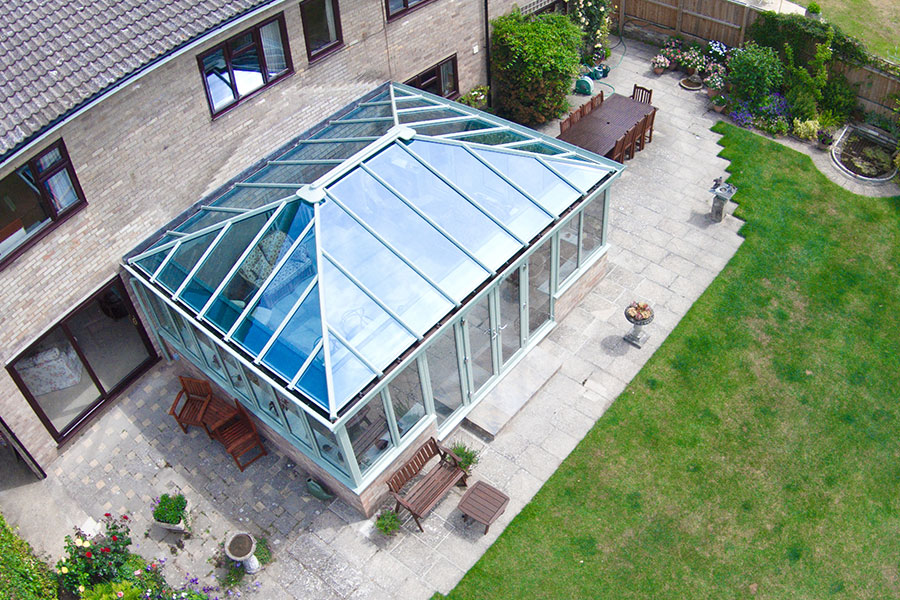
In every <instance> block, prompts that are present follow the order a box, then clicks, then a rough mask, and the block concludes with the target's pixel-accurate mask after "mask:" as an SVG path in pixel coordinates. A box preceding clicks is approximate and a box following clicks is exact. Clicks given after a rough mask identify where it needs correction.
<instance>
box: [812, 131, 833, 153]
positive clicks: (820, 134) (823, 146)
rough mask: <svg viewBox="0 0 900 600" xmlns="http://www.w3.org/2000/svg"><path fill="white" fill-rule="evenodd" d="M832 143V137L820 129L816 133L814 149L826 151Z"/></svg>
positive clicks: (829, 133) (828, 132)
mask: <svg viewBox="0 0 900 600" xmlns="http://www.w3.org/2000/svg"><path fill="white" fill-rule="evenodd" d="M833 143H834V136H833V135H832V134H831V132H830V131H828V130H827V129H820V130H819V131H817V132H816V147H817V148H818V149H819V150H822V151H825V150H828V149H829V148H831V145H832V144H833Z"/></svg>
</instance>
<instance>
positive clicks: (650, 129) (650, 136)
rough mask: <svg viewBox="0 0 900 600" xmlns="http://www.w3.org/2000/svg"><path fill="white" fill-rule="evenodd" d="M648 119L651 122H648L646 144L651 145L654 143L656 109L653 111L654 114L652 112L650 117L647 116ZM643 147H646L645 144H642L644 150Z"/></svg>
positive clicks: (645, 136) (645, 131) (645, 135)
mask: <svg viewBox="0 0 900 600" xmlns="http://www.w3.org/2000/svg"><path fill="white" fill-rule="evenodd" d="M647 118H648V119H649V120H648V121H647V127H646V129H645V130H644V142H646V143H648V144H649V143H650V142H652V141H653V122H654V121H655V120H656V109H655V108H654V109H653V112H651V113H650V114H649V115H647ZM643 147H644V143H643V142H642V143H641V148H643Z"/></svg>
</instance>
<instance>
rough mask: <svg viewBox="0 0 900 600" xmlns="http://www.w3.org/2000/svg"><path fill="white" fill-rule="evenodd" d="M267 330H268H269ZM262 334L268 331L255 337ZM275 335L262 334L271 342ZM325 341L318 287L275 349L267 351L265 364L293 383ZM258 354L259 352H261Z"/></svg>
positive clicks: (254, 334)
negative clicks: (318, 345)
mask: <svg viewBox="0 0 900 600" xmlns="http://www.w3.org/2000/svg"><path fill="white" fill-rule="evenodd" d="M279 323H280V321H279V322H278V323H275V327H277V326H278V324H279ZM266 329H267V330H268V327H267V328H266ZM259 333H264V332H258V331H255V332H253V334H252V335H253V336H256V335H258V334H259ZM271 334H272V332H271V331H268V335H266V336H262V335H260V336H259V338H260V339H262V337H265V338H266V341H268V338H269V336H271ZM321 339H322V318H321V313H320V310H319V288H318V286H316V287H314V288H313V290H312V291H311V292H310V293H309V295H308V296H307V297H306V298H305V299H304V300H303V302H302V303H301V304H300V307H299V308H298V309H297V312H295V313H294V314H293V316H291V318H290V320H289V321H288V322H287V324H286V325H285V327H284V329H282V330H281V333H280V334H279V335H278V337H277V338H276V339H275V341H274V342H273V343H272V346H270V347H269V349H268V350H267V351H266V354H265V356H263V359H262V363H263V364H264V365H266V366H267V367H269V368H270V369H272V370H273V371H275V372H276V373H278V374H279V375H281V376H282V377H284V378H285V379H286V380H287V381H291V380H292V379H293V378H294V375H296V374H297V371H299V370H300V367H302V366H303V363H304V362H306V359H307V358H309V355H310V353H312V351H313V350H315V347H316V344H318V343H319V340H321ZM248 341H249V342H250V344H251V345H255V344H254V342H252V341H250V339H248ZM260 349H261V348H260ZM256 352H257V353H258V352H259V350H257V351H256Z"/></svg>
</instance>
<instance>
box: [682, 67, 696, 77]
mask: <svg viewBox="0 0 900 600" xmlns="http://www.w3.org/2000/svg"><path fill="white" fill-rule="evenodd" d="M696 72H697V69H695V68H694V67H685V68H684V73H685V75H687V76H688V77H690V76H691V75H693V74H694V73H696Z"/></svg>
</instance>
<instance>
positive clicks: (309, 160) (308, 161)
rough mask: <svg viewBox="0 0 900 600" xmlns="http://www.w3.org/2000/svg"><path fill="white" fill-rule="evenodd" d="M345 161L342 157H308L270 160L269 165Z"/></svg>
mask: <svg viewBox="0 0 900 600" xmlns="http://www.w3.org/2000/svg"><path fill="white" fill-rule="evenodd" d="M342 162H344V159H342V158H307V159H303V160H270V161H266V164H267V165H273V166H280V165H339V164H341V163H342Z"/></svg>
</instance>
